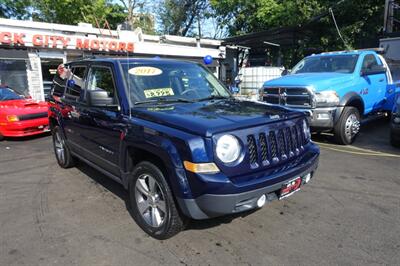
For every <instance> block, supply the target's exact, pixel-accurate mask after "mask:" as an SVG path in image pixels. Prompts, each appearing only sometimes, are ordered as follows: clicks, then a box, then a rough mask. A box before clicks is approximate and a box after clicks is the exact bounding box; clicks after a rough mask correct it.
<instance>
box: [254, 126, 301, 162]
mask: <svg viewBox="0 0 400 266" xmlns="http://www.w3.org/2000/svg"><path fill="white" fill-rule="evenodd" d="M302 132H304V131H303V129H302V124H300V123H297V124H295V125H293V126H288V127H284V128H280V129H278V130H272V131H269V132H261V133H259V134H258V136H257V135H248V136H247V147H248V153H249V161H250V165H251V166H252V167H253V168H256V167H258V166H260V165H263V166H266V165H269V164H270V163H272V162H274V163H277V162H279V161H281V160H286V159H288V158H291V157H293V156H296V155H299V153H300V152H301V151H302V150H303V149H304V147H303V146H304V145H305V144H307V140H306V138H305V136H304V135H303V133H302Z"/></svg>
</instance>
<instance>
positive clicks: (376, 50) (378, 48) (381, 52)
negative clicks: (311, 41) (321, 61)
mask: <svg viewBox="0 0 400 266" xmlns="http://www.w3.org/2000/svg"><path fill="white" fill-rule="evenodd" d="M360 51H374V52H376V53H377V54H385V53H386V50H385V48H383V47H377V48H363V49H354V50H342V51H329V52H323V53H321V54H332V53H351V52H360Z"/></svg>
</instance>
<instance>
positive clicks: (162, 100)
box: [134, 98, 194, 105]
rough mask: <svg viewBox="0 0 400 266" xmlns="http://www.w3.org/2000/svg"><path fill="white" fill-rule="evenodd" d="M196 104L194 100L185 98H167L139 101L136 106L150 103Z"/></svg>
mask: <svg viewBox="0 0 400 266" xmlns="http://www.w3.org/2000/svg"><path fill="white" fill-rule="evenodd" d="M177 102H178V103H194V101H193V100H189V99H185V98H171V99H166V98H156V99H151V100H146V101H138V102H135V103H134V105H140V104H148V103H177Z"/></svg>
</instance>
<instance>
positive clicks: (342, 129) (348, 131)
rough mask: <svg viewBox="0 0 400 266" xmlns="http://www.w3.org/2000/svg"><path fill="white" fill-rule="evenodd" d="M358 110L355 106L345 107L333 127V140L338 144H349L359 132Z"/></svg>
mask: <svg viewBox="0 0 400 266" xmlns="http://www.w3.org/2000/svg"><path fill="white" fill-rule="evenodd" d="M360 125H361V123H360V112H359V111H358V110H357V108H355V107H346V108H345V109H344V110H343V113H342V115H341V116H340V119H339V121H338V123H337V124H336V126H335V128H334V130H333V131H334V135H335V140H336V142H337V143H338V144H342V145H350V144H352V143H353V142H354V140H355V139H356V137H357V134H358V133H359V132H360Z"/></svg>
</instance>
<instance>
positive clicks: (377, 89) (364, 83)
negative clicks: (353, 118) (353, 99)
mask: <svg viewBox="0 0 400 266" xmlns="http://www.w3.org/2000/svg"><path fill="white" fill-rule="evenodd" d="M376 65H382V62H381V60H380V59H379V58H378V57H377V56H376V55H374V54H367V55H365V57H364V59H363V64H362V67H361V72H363V71H364V70H368V69H370V68H373V67H374V66H376ZM360 79H361V87H360V91H359V94H360V96H361V97H362V98H363V100H364V104H365V113H369V112H371V111H378V110H380V109H382V108H383V105H384V104H385V95H386V85H387V83H388V81H387V76H386V74H385V73H379V74H371V75H362V76H361V77H360Z"/></svg>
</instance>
